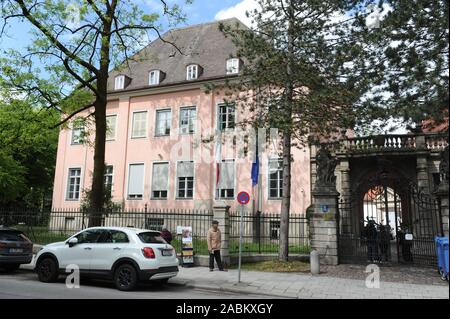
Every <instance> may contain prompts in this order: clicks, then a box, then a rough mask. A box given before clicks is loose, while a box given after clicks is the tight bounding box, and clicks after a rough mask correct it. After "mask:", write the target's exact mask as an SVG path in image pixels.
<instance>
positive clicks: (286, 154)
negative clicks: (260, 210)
mask: <svg viewBox="0 0 450 319" xmlns="http://www.w3.org/2000/svg"><path fill="white" fill-rule="evenodd" d="M290 207H291V133H290V132H286V133H284V134H283V196H282V199H281V213H280V248H279V250H278V259H279V260H281V261H288V258H289V210H290Z"/></svg>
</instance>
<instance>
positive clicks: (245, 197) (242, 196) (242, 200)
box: [237, 192, 250, 282]
mask: <svg viewBox="0 0 450 319" xmlns="http://www.w3.org/2000/svg"><path fill="white" fill-rule="evenodd" d="M237 201H238V203H239V204H241V221H240V227H239V233H240V236H239V267H238V282H241V261H242V237H243V225H242V224H243V220H244V205H247V204H248V202H249V201H250V195H249V193H247V192H239V194H238V195H237Z"/></svg>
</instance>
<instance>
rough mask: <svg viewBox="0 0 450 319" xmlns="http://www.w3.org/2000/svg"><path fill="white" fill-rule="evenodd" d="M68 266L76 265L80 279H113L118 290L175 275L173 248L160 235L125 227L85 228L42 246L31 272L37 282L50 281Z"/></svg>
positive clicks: (156, 232) (163, 280)
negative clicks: (33, 271) (85, 277)
mask: <svg viewBox="0 0 450 319" xmlns="http://www.w3.org/2000/svg"><path fill="white" fill-rule="evenodd" d="M70 265H77V266H78V268H79V270H80V274H81V275H82V276H89V277H97V278H100V277H102V278H109V279H113V280H114V283H115V285H116V287H117V289H119V290H132V289H133V288H134V287H135V286H136V284H137V282H138V281H144V280H153V281H159V282H164V283H165V282H167V281H168V280H169V278H171V277H174V276H176V275H177V274H178V259H177V255H176V252H175V249H174V248H173V247H172V246H171V245H169V244H167V242H166V241H165V240H164V239H163V238H162V237H161V234H160V232H158V231H154V230H145V229H136V228H126V227H92V228H87V229H84V230H83V231H81V232H79V233H77V234H75V235H73V236H72V237H70V238H69V239H67V240H66V241H64V242H58V243H53V244H49V245H46V246H44V247H43V249H41V250H40V251H39V252H38V254H37V256H36V267H35V270H36V272H37V274H38V277H39V280H40V281H42V282H54V281H56V280H57V278H58V275H59V274H60V273H66V267H68V266H70ZM72 267H73V266H72Z"/></svg>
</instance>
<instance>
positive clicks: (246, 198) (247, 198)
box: [237, 192, 250, 205]
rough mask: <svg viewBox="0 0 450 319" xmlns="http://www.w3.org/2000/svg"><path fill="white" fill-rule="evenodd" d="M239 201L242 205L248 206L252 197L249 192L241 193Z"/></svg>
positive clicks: (238, 196)
mask: <svg viewBox="0 0 450 319" xmlns="http://www.w3.org/2000/svg"><path fill="white" fill-rule="evenodd" d="M237 201H238V202H239V204H242V205H245V204H248V202H249V201H250V195H249V194H248V193H247V192H239V194H238V195H237Z"/></svg>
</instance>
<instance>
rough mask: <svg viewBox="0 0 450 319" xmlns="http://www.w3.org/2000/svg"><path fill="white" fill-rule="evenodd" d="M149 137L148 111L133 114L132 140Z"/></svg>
mask: <svg viewBox="0 0 450 319" xmlns="http://www.w3.org/2000/svg"><path fill="white" fill-rule="evenodd" d="M146 136H147V111H139V112H133V123H132V127H131V138H140V137H146Z"/></svg>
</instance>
